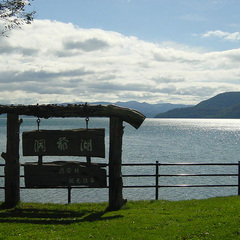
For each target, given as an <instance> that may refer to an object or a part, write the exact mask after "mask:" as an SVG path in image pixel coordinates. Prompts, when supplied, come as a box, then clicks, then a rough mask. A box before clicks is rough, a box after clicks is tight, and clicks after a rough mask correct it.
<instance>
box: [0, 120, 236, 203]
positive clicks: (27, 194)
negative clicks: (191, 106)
mask: <svg viewBox="0 0 240 240" xmlns="http://www.w3.org/2000/svg"><path fill="white" fill-rule="evenodd" d="M124 124H125V129H124V137H123V157H122V158H123V163H155V162H156V161H159V162H160V163H183V162H184V163H192V162H196V163H238V161H239V156H240V120H239V119H146V120H145V121H144V123H143V124H142V126H141V127H140V128H139V129H137V130H136V129H134V128H133V127H132V126H130V125H129V124H127V123H124ZM85 126H86V123H85V119H83V118H81V119H80V118H66V119H62V118H61V119H59V118H53V119H48V120H46V119H43V120H41V122H40V129H76V128H85ZM95 127H96V128H105V129H106V130H105V131H106V135H105V144H106V156H108V144H109V136H108V135H109V129H108V128H109V120H108V119H107V118H90V121H89V128H95ZM30 130H37V123H36V119H35V118H23V123H22V125H21V133H22V132H24V131H30ZM5 142H6V119H4V118H1V119H0V152H5V151H6V145H5ZM21 151H22V149H21V142H20V162H21V163H24V162H31V161H37V157H23V156H22V152H21ZM59 160H64V161H65V160H74V161H76V160H81V161H85V158H83V157H44V158H43V161H59ZM92 161H93V162H101V163H108V158H107V157H106V158H105V159H100V158H99V159H98V158H93V160H92ZM0 163H4V160H3V159H2V158H1V159H0ZM154 169H155V168H154V167H153V166H151V167H148V166H146V167H123V174H154V173H155V172H154ZM21 171H22V169H21ZM21 173H22V174H23V171H22V172H21ZM160 173H163V174H170V173H171V174H172V173H201V174H205V173H237V166H227V167H225V166H224V167H223V166H214V167H213V166H204V167H198V166H188V167H182V166H178V167H176V166H174V167H173V166H163V167H160ZM0 174H1V175H2V174H3V168H0ZM123 181H124V185H134V184H136V182H137V184H140V185H154V183H155V179H154V178H150V177H149V178H124V179H123ZM0 184H1V186H3V179H0ZM159 184H161V185H171V184H237V177H229V176H228V177H204V178H200V177H195V178H193V177H181V178H180V177H160V178H159ZM21 186H24V179H21ZM123 195H124V197H125V198H127V199H128V200H140V199H146V200H148V199H154V198H155V190H154V189H153V188H145V189H143V188H127V189H124V190H123ZM228 195H237V188H235V187H233V188H230V187H226V188H219V187H215V188H160V189H159V199H167V200H185V199H192V198H194V199H203V198H209V197H215V196H228ZM0 201H4V191H3V190H0ZM21 201H23V202H53V203H66V202H67V190H66V189H36V190H35V189H33V190H32V189H31V190H30V189H22V190H21ZM105 201H108V190H107V189H73V190H72V202H105Z"/></svg>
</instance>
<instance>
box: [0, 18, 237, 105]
mask: <svg viewBox="0 0 240 240" xmlns="http://www.w3.org/2000/svg"><path fill="white" fill-rule="evenodd" d="M0 46H1V47H0V56H1V57H0V69H1V70H0V71H1V74H0V103H1V104H6V103H14V104H36V103H39V104H41V103H61V102H78V101H84V102H92V101H118V100H121V101H128V100H136V101H146V102H172V103H175V102H177V103H186V104H195V103H198V102H199V101H201V100H204V99H206V98H209V97H212V96H213V95H215V94H217V93H219V92H224V91H240V82H239V77H240V69H239V61H240V58H239V55H240V49H235V50H231V51H223V52H209V53H203V52H200V51H197V50H195V49H191V48H188V47H186V46H182V45H178V44H174V43H171V44H167V43H163V44H154V43H150V42H145V41H142V40H139V39H137V38H135V37H126V36H123V35H121V34H119V33H117V32H111V31H104V30H101V29H82V28H79V27H77V26H74V25H72V24H71V23H69V24H65V23H61V22H57V21H54V22H51V21H49V20H37V21H35V22H34V23H33V24H32V25H29V26H25V27H24V29H23V30H14V31H13V32H12V33H11V35H10V37H9V38H1V39H0Z"/></svg>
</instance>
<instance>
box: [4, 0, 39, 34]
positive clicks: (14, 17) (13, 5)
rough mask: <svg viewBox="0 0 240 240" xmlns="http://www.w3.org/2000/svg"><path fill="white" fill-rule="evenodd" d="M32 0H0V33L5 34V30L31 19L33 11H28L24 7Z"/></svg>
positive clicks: (27, 22)
mask: <svg viewBox="0 0 240 240" xmlns="http://www.w3.org/2000/svg"><path fill="white" fill-rule="evenodd" d="M30 1H33V0H0V24H1V26H2V29H1V30H0V35H6V33H7V31H9V30H11V29H14V28H16V27H21V25H23V24H30V23H31V22H32V21H33V18H34V14H35V11H30V12H28V11H27V10H26V8H27V7H28V6H30V5H31V3H30Z"/></svg>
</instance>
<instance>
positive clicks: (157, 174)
mask: <svg viewBox="0 0 240 240" xmlns="http://www.w3.org/2000/svg"><path fill="white" fill-rule="evenodd" d="M4 166H5V164H0V167H4ZM21 166H23V164H21ZM106 166H108V165H107V164H106ZM147 166H148V167H149V166H150V167H152V168H153V170H152V173H151V174H123V175H122V177H123V179H125V178H145V177H146V178H149V177H150V178H154V179H155V181H154V182H155V183H154V184H152V185H149V184H146V185H140V184H133V185H126V184H124V185H123V188H153V189H154V190H155V200H158V199H159V189H160V188H179V187H184V188H192V187H194V188H200V187H205V188H208V187H236V188H237V192H238V195H240V161H239V162H238V163H159V162H158V161H156V162H155V163H128V164H127V163H124V164H122V167H147ZM166 166H168V167H180V166H181V167H182V166H184V167H188V166H200V167H201V166H222V167H227V166H236V167H237V169H236V170H237V171H236V172H237V173H200V174H198V173H197V174H195V173H178V174H176V173H174V174H167V173H164V170H163V168H164V167H166ZM4 177H5V176H4V175H0V178H4ZM107 177H108V176H107ZM166 177H179V178H181V177H194V178H195V177H204V178H206V177H237V180H236V182H235V183H232V184H172V185H170V184H169V185H166V184H161V183H160V181H159V180H160V179H162V178H166ZM20 178H24V175H20ZM50 188H54V189H58V188H59V189H60V188H64V189H68V203H71V190H72V189H78V188H92V187H87V186H70V187H50ZM106 188H108V186H107V187H106ZM0 189H4V186H0ZM20 189H30V188H27V187H23V186H21V187H20ZM31 189H33V188H31Z"/></svg>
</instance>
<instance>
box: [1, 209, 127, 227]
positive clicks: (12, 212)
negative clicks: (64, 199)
mask: <svg viewBox="0 0 240 240" xmlns="http://www.w3.org/2000/svg"><path fill="white" fill-rule="evenodd" d="M106 212H107V211H106V210H105V211H88V210H79V211H68V210H50V209H38V208H32V209H29V208H12V209H6V208H5V206H4V204H2V205H0V223H31V224H61V225H63V224H64V225H67V224H72V223H81V222H93V221H105V220H111V219H116V218H121V217H123V216H122V215H115V216H111V217H104V216H103V215H104V214H105V213H106Z"/></svg>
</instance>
